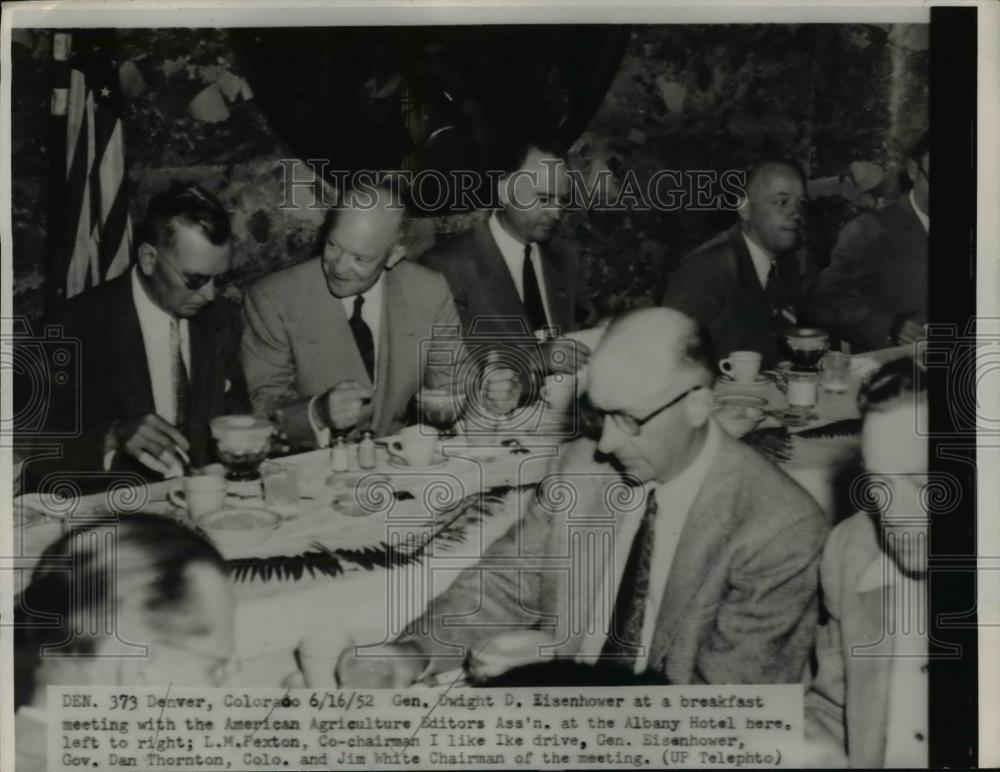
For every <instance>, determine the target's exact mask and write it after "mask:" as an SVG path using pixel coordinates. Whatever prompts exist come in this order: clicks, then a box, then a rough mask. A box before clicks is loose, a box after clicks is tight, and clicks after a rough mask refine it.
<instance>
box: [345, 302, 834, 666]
mask: <svg viewBox="0 0 1000 772" xmlns="http://www.w3.org/2000/svg"><path fill="white" fill-rule="evenodd" d="M713 361H714V358H713V357H712V355H711V354H710V353H709V352H708V350H707V346H706V344H705V342H704V337H703V336H702V335H701V334H700V333H699V330H698V328H697V326H696V324H695V323H694V321H693V320H691V319H690V318H689V317H687V316H685V315H684V314H682V313H680V312H678V311H675V310H673V309H668V308H651V309H644V310H641V311H635V312H632V313H629V314H626V315H625V316H622V317H620V318H619V319H617V320H615V321H614V322H612V323H611V325H610V326H609V327H608V329H607V331H606V332H605V334H604V336H603V337H602V339H601V342H600V343H599V344H598V346H597V347H596V349H595V350H594V352H593V354H592V356H591V359H590V365H589V385H588V389H587V398H588V401H589V403H590V406H589V409H588V412H589V413H590V415H591V418H592V420H591V421H590V422H588V423H589V425H590V426H591V427H592V428H594V429H596V432H597V433H598V434H599V437H598V439H597V440H596V442H595V440H594V439H588V438H585V439H580V440H576V441H574V442H571V443H568V444H566V445H563V446H562V447H561V448H560V449H559V455H558V457H557V458H555V459H554V460H553V462H552V464H551V465H550V467H549V469H548V471H547V473H546V475H545V476H544V477H543V479H542V481H541V483H540V484H539V486H538V490H537V493H536V494H535V497H534V500H533V501H532V502H531V503H530V505H529V506H528V507H527V511H526V513H525V515H524V517H523V518H522V519H521V520H520V521H519V522H518V524H516V525H515V526H514V527H512V528H511V530H510V531H509V532H508V533H507V534H506V535H505V536H504V537H502V538H501V539H500V540H498V541H497V542H495V543H494V544H493V545H491V546H490V548H489V552H488V554H487V555H486V556H485V558H484V561H483V562H482V563H480V564H479V565H478V566H475V567H473V568H471V569H468V570H467V571H465V572H464V573H463V574H462V575H461V576H459V577H458V579H456V581H455V583H454V584H453V585H452V586H451V587H450V588H449V589H448V590H446V591H445V592H444V593H443V594H442V595H440V596H439V597H438V598H436V599H435V600H434V601H433V602H432V603H431V605H430V607H429V610H428V612H427V615H426V616H425V617H424V618H422V619H420V620H418V621H416V622H414V623H413V625H412V630H413V632H412V633H410V634H407V635H404V636H402V637H401V638H400V639H398V640H397V641H395V642H394V643H392V644H388V645H386V646H382V647H380V648H379V650H378V651H366V652H365V655H364V656H363V657H361V656H357V655H356V654H355V653H354V652H352V651H350V650H348V651H346V652H345V653H344V654H343V655H342V659H341V662H340V668H339V671H340V678H341V685H342V686H343V685H350V686H387V685H394V686H402V685H408V684H410V683H412V682H413V681H414V680H416V679H421V678H427V677H429V676H431V675H433V674H434V673H438V672H442V671H448V670H450V669H452V668H455V667H457V666H459V665H462V666H464V667H465V669H466V671H467V673H468V675H469V676H470V678H472V680H474V681H478V680H482V679H488V678H492V677H496V676H498V675H499V674H500V673H502V672H503V671H505V670H507V669H509V668H511V667H515V666H521V665H529V664H532V663H538V662H539V661H540V660H546V659H552V658H566V659H572V660H576V661H578V662H583V663H588V664H592V665H594V666H595V667H597V668H601V669H602V670H605V671H607V672H614V671H617V672H619V673H622V669H623V668H624V669H625V670H627V671H628V674H629V675H630V676H633V677H634V675H635V674H636V673H641V674H644V675H649V676H651V677H655V678H657V679H659V680H661V681H668V682H670V683H677V684H688V683H712V684H735V683H760V684H763V683H795V682H798V681H800V680H801V679H802V677H803V675H804V674H805V667H806V662H807V658H808V654H809V650H810V647H811V645H812V641H813V636H814V629H813V628H812V625H813V624H815V620H816V615H817V587H818V577H817V571H818V562H819V557H820V551H821V549H822V546H823V541H824V538H825V535H826V532H827V527H828V526H827V523H826V519H825V516H824V515H823V514H822V513H821V511H820V509H819V507H818V506H817V505H816V503H815V502H814V501H813V500H812V499H811V498H810V497H809V495H808V494H807V493H806V492H805V491H804V490H802V489H801V488H800V487H799V486H798V485H797V484H796V483H795V482H793V481H792V480H791V479H790V478H788V477H787V476H786V475H785V474H784V473H783V472H782V471H780V470H779V469H778V468H777V467H775V466H774V465H772V464H771V463H770V462H769V461H767V460H765V459H764V458H763V457H762V456H760V455H759V454H758V453H756V452H755V451H754V450H752V449H751V448H749V447H748V446H746V445H744V444H743V443H740V442H738V441H736V440H734V439H732V438H731V437H729V436H728V435H727V434H726V433H725V432H724V431H723V430H722V429H721V427H719V425H718V424H716V422H715V421H714V419H713V418H712V417H711V413H712V409H713V398H712V385H713V375H712V369H713V366H712V363H713ZM580 550H582V551H580ZM595 556H596V557H595ZM374 654H383V655H386V656H384V657H377V656H376V657H373V656H370V655H374ZM539 685H543V684H541V683H540V684H539Z"/></svg>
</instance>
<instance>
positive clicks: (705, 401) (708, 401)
mask: <svg viewBox="0 0 1000 772" xmlns="http://www.w3.org/2000/svg"><path fill="white" fill-rule="evenodd" d="M714 401H715V397H714V395H713V394H712V388H711V387H710V386H703V387H701V388H700V389H698V390H697V391H695V392H693V393H692V394H691V395H690V396H689V397H688V398H687V404H686V408H687V417H688V421H690V422H691V425H692V426H704V424H705V422H706V421H707V420H708V418H709V416H710V415H711V414H712V408H713V407H714Z"/></svg>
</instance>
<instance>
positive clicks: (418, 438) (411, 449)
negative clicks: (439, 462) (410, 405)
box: [386, 424, 438, 466]
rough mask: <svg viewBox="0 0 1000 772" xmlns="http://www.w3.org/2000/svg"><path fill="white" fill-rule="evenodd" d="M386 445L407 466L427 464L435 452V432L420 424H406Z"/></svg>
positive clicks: (436, 441)
mask: <svg viewBox="0 0 1000 772" xmlns="http://www.w3.org/2000/svg"><path fill="white" fill-rule="evenodd" d="M386 447H387V448H388V450H389V453H391V454H392V455H393V456H395V457H396V458H398V459H400V460H401V461H403V462H405V463H406V464H407V465H408V466H429V465H430V464H432V463H434V457H435V455H436V453H437V448H438V438H437V432H436V431H435V430H434V429H431V428H430V427H429V426H423V425H422V424H416V425H415V426H407V427H406V428H405V429H403V430H402V431H400V432H399V434H398V435H397V436H396V437H395V438H393V439H391V440H389V442H388V444H387V445H386Z"/></svg>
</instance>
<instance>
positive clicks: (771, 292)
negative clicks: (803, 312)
mask: <svg viewBox="0 0 1000 772" xmlns="http://www.w3.org/2000/svg"><path fill="white" fill-rule="evenodd" d="M764 296H765V297H766V298H767V301H768V303H770V305H771V316H772V317H774V318H776V319H778V318H780V317H783V316H784V312H787V314H788V318H787V319H785V318H780V319H779V320H780V321H781V322H782V323H785V322H787V321H792V320H793V319H794V312H793V311H792V308H791V306H790V305H789V303H788V298H787V297H786V296H785V288H784V287H783V286H782V284H781V279H780V278H779V276H778V264H777V262H773V263H771V270H770V271H768V272H767V282H766V283H765V284H764Z"/></svg>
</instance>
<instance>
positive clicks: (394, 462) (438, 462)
mask: <svg viewBox="0 0 1000 772" xmlns="http://www.w3.org/2000/svg"><path fill="white" fill-rule="evenodd" d="M447 463H448V459H447V458H446V457H445V456H442V455H437V456H435V457H434V460H433V461H431V462H430V463H429V464H426V465H424V466H411V465H410V464H407V463H406V461H404V460H403V459H401V458H396V456H393V455H392V454H390V455H389V466H394V467H396V469H436V468H437V467H439V466H444V465H445V464H447Z"/></svg>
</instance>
